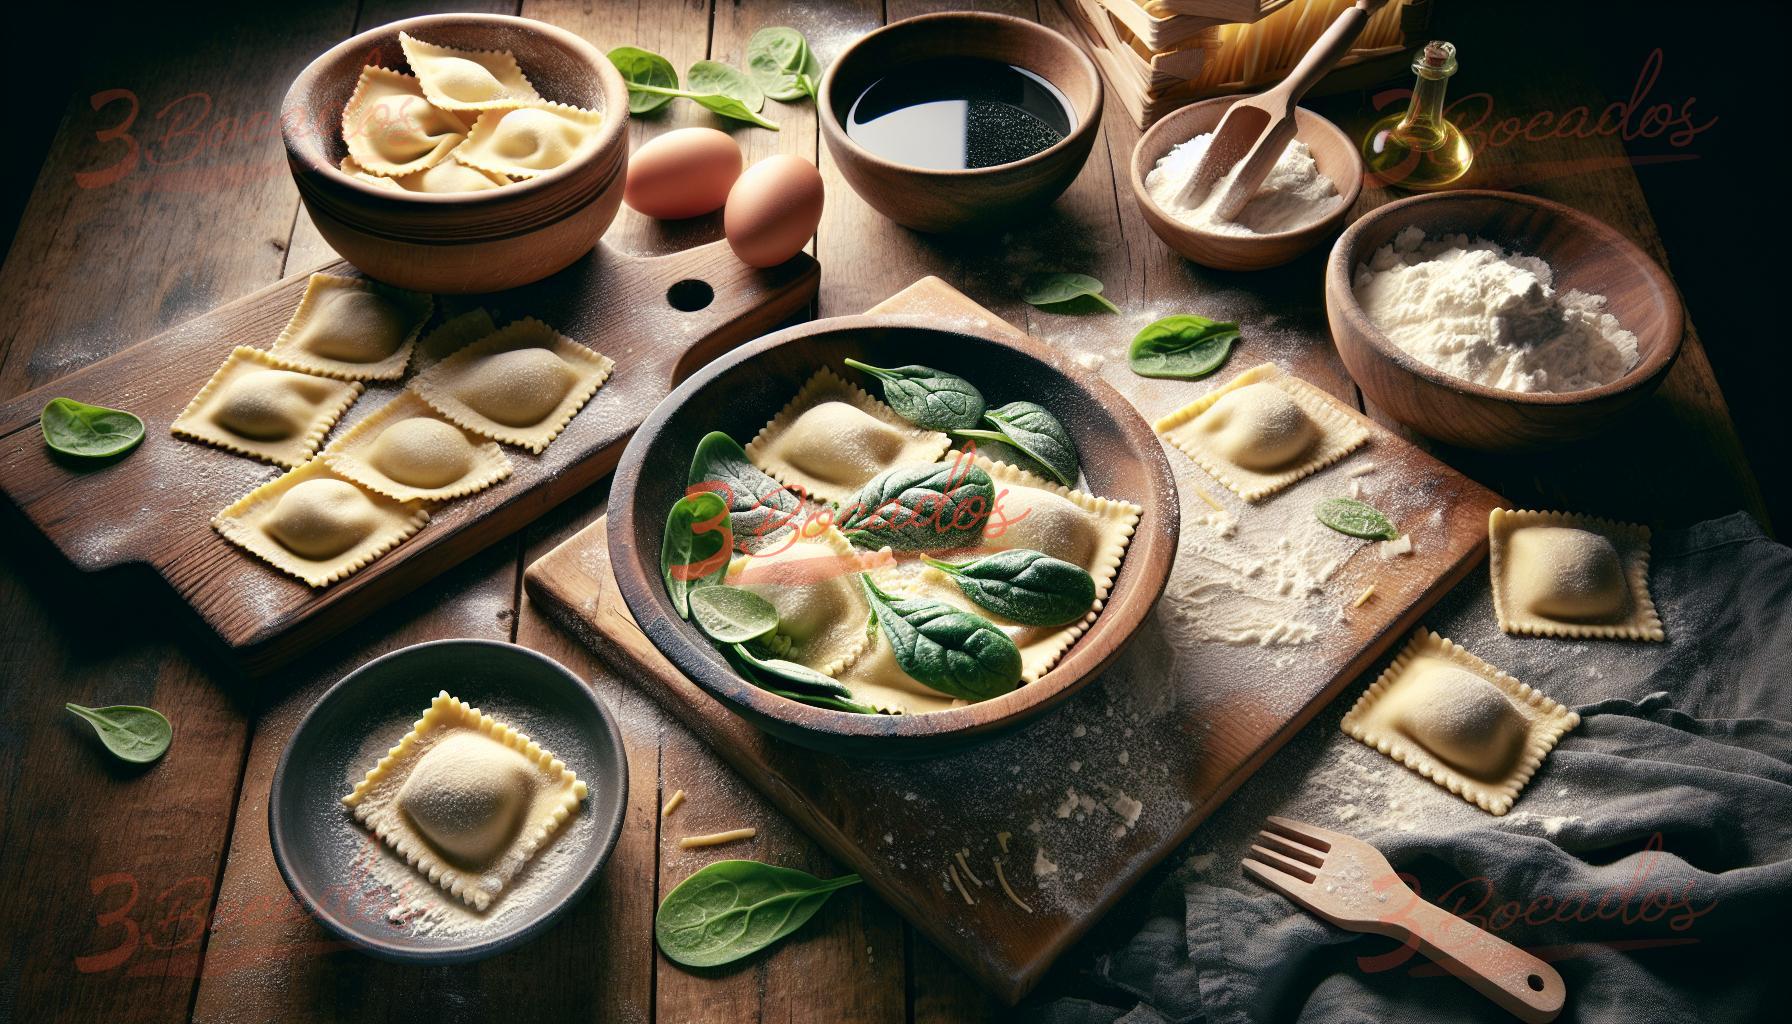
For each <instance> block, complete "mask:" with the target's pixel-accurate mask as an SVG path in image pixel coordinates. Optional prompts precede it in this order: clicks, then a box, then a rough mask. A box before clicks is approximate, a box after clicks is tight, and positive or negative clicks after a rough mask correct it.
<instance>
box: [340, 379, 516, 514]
mask: <svg viewBox="0 0 1792 1024" xmlns="http://www.w3.org/2000/svg"><path fill="white" fill-rule="evenodd" d="M323 459H324V461H325V462H328V463H329V465H330V468H331V469H333V470H335V471H336V472H337V473H339V474H341V475H342V476H345V477H347V478H348V479H350V480H352V481H354V482H355V483H358V484H360V485H361V486H363V487H365V488H367V489H368V490H370V491H376V492H378V493H380V494H383V495H385V496H386V497H388V498H396V499H398V500H399V501H446V500H448V499H449V498H458V497H461V496H463V495H467V494H472V493H474V492H476V491H482V490H484V489H485V488H487V487H490V486H491V485H492V484H495V483H497V482H498V481H499V480H502V479H504V478H505V477H507V476H509V475H510V460H509V459H507V458H505V457H504V452H503V450H502V449H500V448H499V447H498V445H497V442H495V441H488V440H486V439H485V438H483V437H480V436H478V435H477V434H473V433H471V432H469V431H467V430H465V429H464V428H462V427H459V426H456V425H455V424H453V423H450V422H448V421H447V420H445V419H443V418H442V416H441V414H440V413H438V412H436V411H435V410H434V409H431V408H430V407H429V403H428V402H425V401H424V400H423V399H421V398H418V397H417V395H416V394H415V393H414V392H411V391H405V392H401V393H400V394H399V396H398V397H397V398H394V399H393V400H392V401H390V402H387V403H386V404H385V405H383V406H381V407H380V408H379V409H377V410H375V411H374V412H373V413H372V414H371V415H369V416H368V417H367V418H366V419H364V420H362V421H361V422H359V423H357V424H355V425H354V426H353V427H351V428H349V430H348V431H347V432H346V433H344V434H343V435H342V436H341V437H339V438H337V439H336V440H335V441H334V442H332V443H331V445H330V447H328V448H326V449H324V453H323Z"/></svg>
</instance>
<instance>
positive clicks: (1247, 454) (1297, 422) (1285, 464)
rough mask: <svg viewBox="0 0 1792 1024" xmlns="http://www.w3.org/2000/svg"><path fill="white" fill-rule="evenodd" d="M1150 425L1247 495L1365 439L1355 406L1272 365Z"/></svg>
mask: <svg viewBox="0 0 1792 1024" xmlns="http://www.w3.org/2000/svg"><path fill="white" fill-rule="evenodd" d="M1152 426H1153V428H1154V429H1155V430H1156V431H1157V433H1158V434H1159V435H1160V436H1161V437H1163V438H1164V439H1165V440H1166V441H1169V442H1170V443H1171V444H1173V445H1175V446H1176V447H1178V448H1180V449H1182V451H1183V452H1184V453H1185V454H1187V455H1188V457H1189V458H1191V459H1194V460H1195V462H1196V463H1198V464H1199V465H1200V466H1201V468H1202V469H1205V470H1206V471H1207V472H1208V473H1210V474H1212V476H1213V478H1214V479H1215V480H1218V481H1219V482H1220V483H1222V484H1224V485H1226V487H1227V488H1229V489H1230V490H1231V491H1232V493H1234V494H1236V495H1238V496H1239V497H1240V498H1243V499H1244V500H1246V501H1257V500H1258V499H1260V498H1263V497H1266V496H1268V495H1270V494H1274V493H1275V492H1276V491H1279V490H1281V489H1282V488H1284V487H1287V486H1288V485H1289V484H1292V483H1294V482H1295V481H1296V480H1299V479H1301V478H1303V477H1306V476H1310V475H1312V474H1314V473H1317V472H1318V471H1320V470H1321V469H1324V468H1325V467H1327V466H1329V465H1331V464H1332V463H1334V462H1337V461H1338V460H1339V459H1341V458H1343V457H1344V456H1346V455H1349V454H1350V453H1351V452H1353V451H1355V450H1356V449H1358V448H1360V447H1362V446H1363V444H1365V443H1366V442H1367V441H1368V440H1369V431H1368V429H1367V428H1365V427H1364V426H1363V425H1362V423H1360V422H1358V420H1357V418H1356V415H1355V411H1354V410H1352V409H1349V408H1347V407H1346V406H1345V405H1344V404H1343V403H1341V402H1339V401H1338V400H1337V399H1335V398H1333V397H1332V396H1331V395H1328V394H1326V393H1325V392H1323V391H1321V390H1319V389H1318V388H1316V387H1314V386H1313V385H1311V384H1308V383H1307V382H1306V381H1304V380H1301V379H1300V378H1299V377H1295V376H1292V375H1290V374H1287V373H1284V372H1282V370H1281V369H1280V368H1279V367H1277V366H1276V365H1275V364H1274V363H1264V364H1262V365H1260V366H1253V367H1251V368H1250V369H1248V370H1246V371H1244V372H1243V373H1241V374H1239V375H1238V376H1236V377H1234V378H1232V380H1231V381H1230V382H1228V383H1227V384H1225V385H1224V386H1222V387H1219V388H1216V389H1214V390H1213V391H1210V392H1208V393H1207V394H1206V395H1204V396H1202V397H1201V398H1197V399H1196V400H1194V401H1193V402H1190V403H1189V404H1187V405H1185V406H1183V407H1182V408H1180V409H1178V410H1176V411H1175V412H1173V413H1170V414H1169V415H1168V416H1165V417H1163V418H1162V419H1160V420H1158V421H1157V422H1156V423H1154V424H1152Z"/></svg>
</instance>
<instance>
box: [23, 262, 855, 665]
mask: <svg viewBox="0 0 1792 1024" xmlns="http://www.w3.org/2000/svg"><path fill="white" fill-rule="evenodd" d="M318 270H320V271H323V272H326V273H332V274H347V275H355V274H356V273H357V272H356V271H355V270H354V268H353V267H351V266H349V265H348V264H347V263H344V262H337V263H332V264H330V265H328V266H324V267H319V268H318ZM309 276H310V275H309V274H299V275H295V276H293V277H289V278H286V279H285V280H282V281H280V282H278V283H275V284H273V285H270V286H268V287H267V288H264V289H262V290H261V291H258V292H256V293H254V294H253V295H249V296H246V297H244V298H241V299H238V300H237V301H235V302H232V303H230V304H228V305H225V306H220V307H219V308H218V309H215V310H213V311H212V312H210V313H207V314H205V315H204V316H201V317H198V318H197V319H194V320H191V321H188V322H187V323H184V324H182V325H180V326H179V327H176V328H174V329H172V330H170V331H168V332H166V333H164V334H161V335H158V336H157V337H154V338H151V339H150V340H148V341H144V342H142V343H140V344H137V345H135V346H132V347H131V348H128V349H126V350H124V351H122V352H120V353H118V354H117V355H114V356H112V357H110V358H107V359H105V360H102V361H100V362H98V363H95V364H93V365H92V366H89V367H86V368H85V369H82V370H79V371H77V372H75V373H72V374H70V375H68V376H66V377H63V378H61V379H59V380H57V381H54V382H53V383H51V384H48V385H46V386H44V387H41V388H38V389H37V390H35V391H32V392H28V393H27V394H24V395H21V396H19V397H17V398H14V399H12V400H11V401H9V402H6V403H5V404H4V405H0V493H4V494H5V496H6V498H7V499H8V500H9V501H11V503H12V504H13V505H14V506H16V507H17V508H18V509H19V510H20V511H21V512H23V513H24V515H25V516H26V518H28V519H29V520H30V521H31V522H32V523H34V524H35V525H36V526H37V528H38V529H40V530H41V531H43V533H44V535H45V536H46V537H48V538H49V540H50V542H51V543H53V544H54V545H55V546H56V547H57V548H59V549H61V551H62V552H63V554H65V555H66V556H68V558H69V560H70V561H71V562H73V563H74V564H75V565H76V566H77V567H79V568H81V569H84V570H89V571H94V570H100V569H109V568H113V567H117V566H123V565H133V564H140V565H146V566H148V567H149V568H150V569H152V570H153V571H155V572H156V573H158V574H159V575H161V576H162V577H163V578H164V579H166V580H167V581H168V583H169V584H170V585H171V586H172V587H173V588H174V589H175V591H176V592H177V593H178V594H179V595H180V597H181V599H182V600H184V601H185V602H186V603H187V604H189V605H191V606H192V608H193V610H194V611H195V612H197V613H198V616H199V618H200V619H201V620H202V621H203V622H204V624H205V625H206V626H207V627H209V628H210V630H211V631H212V632H213V633H215V634H216V635H217V637H218V638H219V639H220V640H222V641H223V643H224V644H225V645H226V646H227V647H228V648H231V649H233V650H234V651H235V652H236V653H237V654H238V655H239V656H240V658H241V660H242V661H243V662H244V664H245V666H246V667H247V668H249V669H251V670H263V669H268V668H272V667H275V666H276V665H277V664H278V663H279V662H280V661H281V660H282V659H283V658H284V657H286V656H287V655H289V654H290V653H292V652H294V651H296V650H299V649H301V648H302V647H304V646H305V645H307V644H309V643H312V642H315V641H316V640H318V639H320V638H322V637H324V636H327V635H329V634H331V633H333V632H335V631H337V630H338V629H340V628H342V627H343V626H345V625H347V624H349V623H351V622H353V621H355V620H356V619H357V618H359V617H361V616H363V615H365V614H366V613H367V612H368V611H370V610H371V609H373V608H376V607H379V606H380V605H382V604H384V603H386V602H388V601H391V600H392V599H394V598H395V597H397V596H398V595H399V594H401V593H404V592H406V591H408V590H410V589H412V588H413V587H415V586H417V585H418V584H420V583H422V582H424V581H426V580H428V579H430V578H432V577H434V576H435V575H437V574H438V573H440V572H442V571H443V570H444V569H447V568H448V567H450V566H453V565H455V564H457V563H459V562H460V561H462V560H463V559H465V558H467V557H468V556H469V555H471V554H473V553H474V552H476V551H479V550H480V549H482V548H484V547H485V546H486V545H488V544H491V543H493V542H494V541H496V540H498V539H500V538H502V537H504V536H507V535H508V534H510V533H511V532H512V531H514V530H516V529H517V528H519V527H521V526H522V525H524V524H525V523H528V522H529V521H531V520H533V519H534V518H535V517H537V516H539V515H541V514H542V513H543V512H546V511H547V510H548V509H550V508H552V507H554V506H555V505H556V504H558V503H559V502H561V501H563V500H564V499H566V498H567V497H569V496H571V495H572V494H574V493H576V492H578V491H579V490H580V489H581V488H584V487H585V486H587V485H589V484H590V483H592V482H593V481H595V480H597V479H599V478H601V477H602V476H604V475H605V474H607V473H609V472H610V471H611V470H612V469H614V468H615V466H616V460H617V459H618V458H619V457H620V456H621V453H622V448H623V446H624V445H625V444H626V443H627V442H628V439H629V437H630V435H632V434H633V433H634V431H635V428H636V427H638V426H640V424H641V421H642V420H643V419H644V418H645V417H646V415H647V413H648V412H649V411H650V410H652V408H653V407H654V405H656V404H657V403H658V402H659V400H660V399H661V398H663V397H665V395H666V394H667V392H668V391H669V390H670V389H671V387H672V385H673V384H674V383H675V382H676V381H677V379H678V378H679V377H680V376H681V375H682V373H683V372H685V371H686V370H687V369H689V368H694V367H696V366H700V365H702V364H703V363H704V362H707V361H708V360H709V359H710V358H711V357H713V356H714V355H715V354H716V353H717V352H720V351H723V350H725V349H727V348H731V347H733V346H735V345H738V344H740V343H741V342H744V341H747V340H749V339H752V338H754V337H757V336H759V335H761V334H764V333H765V332H766V331H768V330H770V329H771V328H772V327H775V326H777V325H778V324H779V323H781V322H783V321H785V320H787V319H789V318H790V317H792V316H793V315H795V314H797V313H798V312H800V311H801V310H803V309H804V308H805V307H806V306H808V304H809V303H810V301H811V299H812V298H813V297H814V294H815V289H816V285H817V283H818V282H819V280H820V273H819V269H818V268H817V265H816V263H815V261H814V259H812V258H811V257H809V256H807V255H798V256H797V257H796V258H795V259H793V260H791V261H790V262H788V263H786V264H784V265H783V266H781V267H777V268H774V269H772V270H754V269H753V268H751V267H748V266H746V265H745V264H743V263H741V262H740V261H739V260H737V259H735V258H734V255H733V253H732V252H731V251H730V250H729V248H728V245H727V243H726V242H715V243H713V244H710V245H703V246H698V247H696V248H693V249H688V250H685V251H683V252H679V253H674V254H672V255H669V256H660V257H654V258H644V257H638V256H630V255H626V254H622V253H618V252H615V251H613V250H611V249H609V248H607V247H605V246H603V245H599V246H598V247H597V248H596V249H594V250H593V251H592V253H591V255H590V256H588V257H587V258H585V259H584V260H581V261H580V262H578V263H575V264H573V265H572V266H571V267H568V268H567V269H566V270H563V271H561V272H560V273H558V274H555V275H554V276H552V277H550V278H548V279H546V280H545V281H541V282H538V283H536V284H533V285H529V286H527V287H524V288H518V289H515V290H512V291H508V292H502V293H498V294H493V295H483V296H454V297H449V298H447V299H438V300H437V301H438V303H441V304H443V305H444V306H445V307H446V309H447V311H449V312H456V311H461V310H465V309H470V308H472V307H474V306H485V307H486V308H488V309H490V310H491V311H492V312H493V314H494V315H497V316H498V317H499V322H500V323H503V322H505V320H507V319H510V318H515V317H521V316H534V317H538V318H540V319H542V320H545V321H546V322H548V323H550V324H553V325H554V326H555V327H557V328H558V329H559V330H560V331H561V332H562V333H564V334H566V335H568V336H570V337H572V338H573V339H575V340H577V341H580V342H583V343H585V344H586V345H588V346H590V347H591V348H594V349H596V350H597V351H599V352H602V353H603V354H604V355H607V356H609V357H610V358H611V359H613V360H615V361H616V369H615V372H614V373H613V374H612V375H611V377H610V379H609V380H608V381H606V382H605V383H604V386H603V387H602V388H601V389H600V390H599V391H598V393H597V394H596V395H595V396H594V397H593V398H592V399H591V401H590V402H589V403H588V404H587V405H586V406H585V408H584V409H582V410H581V411H580V412H579V414H578V415H577V416H575V417H574V418H573V420H572V422H571V423H570V424H569V425H568V426H567V428H566V430H565V432H564V433H562V434H561V435H560V436H559V438H557V439H556V440H555V441H554V443H553V444H552V445H550V446H548V448H547V450H546V451H544V452H543V453H541V454H540V455H531V454H530V453H529V452H528V451H526V450H523V449H520V448H514V447H506V449H505V454H507V455H508V456H509V457H510V461H511V463H512V464H513V465H514V466H515V472H514V473H513V475H512V476H511V477H510V478H509V479H508V480H505V481H503V482H501V483H499V484H497V485H495V486H493V487H491V488H489V489H487V490H485V491H482V492H480V493H479V494H476V495H473V496H471V497H468V498H464V499H460V500H456V501H451V502H445V503H442V504H439V505H437V506H435V507H434V508H433V510H432V512H431V518H430V521H429V523H428V525H426V526H425V527H424V528H423V529H422V530H421V531H419V532H418V533H417V534H416V535H415V536H413V537H412V538H410V539H409V540H407V541H406V542H405V543H403V544H401V545H399V546H398V547H397V548H396V549H394V550H393V551H391V552H389V553H387V554H386V555H385V556H383V557H382V558H380V559H379V560H377V561H375V562H374V563H373V564H372V565H370V566H368V567H366V568H364V569H362V570H361V571H360V572H358V573H356V574H355V575H353V576H351V577H349V578H348V579H346V580H343V581H340V582H337V583H335V584H333V585H331V586H329V587H326V588H323V589H321V590H313V589H312V588H310V587H308V586H306V585H305V584H304V583H302V582H299V581H298V580H295V579H292V578H290V577H288V576H286V575H284V574H282V573H279V572H277V571H275V570H273V569H272V568H270V567H269V566H267V565H266V564H264V563H263V562H261V561H259V560H257V559H255V558H252V557H250V556H248V555H247V554H245V553H243V552H242V551H241V550H239V549H237V548H236V547H234V546H232V545H230V544H228V543H226V542H225V541H224V540H223V539H222V538H221V537H219V536H218V534H217V533H216V532H215V531H213V530H212V528H211V526H210V522H211V518H212V516H213V515H214V514H215V513H216V512H217V511H218V510H219V509H221V508H223V507H224V506H226V505H228V504H230V503H231V502H232V501H235V500H236V499H237V498H239V497H241V496H242V495H243V494H246V493H248V492H249V491H250V490H252V489H253V488H255V487H256V486H257V485H259V484H262V483H265V482H266V481H268V480H271V479H273V478H274V477H276V476H278V475H279V474H280V473H281V472H282V470H280V469H278V468H277V467H273V466H270V465H267V464H266V463H262V462H258V461H256V460H253V459H248V458H243V457H240V456H236V455H232V454H230V453H228V452H224V451H220V450H218V449H216V448H212V447H209V446H206V445H201V444H195V443H192V442H188V441H183V440H179V439H176V438H175V437H173V436H171V435H170V434H169V432H168V428H169V424H170V423H172V422H173V420H174V418H175V417H176V416H178V415H179V414H180V412H181V410H182V409H184V408H185V407H186V405H187V402H188V401H190V400H191V399H192V397H193V395H194V393H195V392H197V391H198V390H199V387H200V386H201V385H202V384H204V383H205V381H206V380H207V378H209V377H210V376H211V374H212V372H213V371H214V370H216V369H217V368H218V366H219V364H220V363H222V362H223V361H224V358H225V357H226V356H227V355H229V354H230V351H231V349H232V348H233V347H234V346H237V345H249V346H252V347H257V348H266V347H268V346H269V345H271V344H272V343H273V341H274V338H275V337H276V336H277V335H278V334H279V333H280V330H281V328H282V327H284V326H285V325H286V322H287V320H288V319H289V318H290V317H291V316H292V312H293V310H294V309H295V308H297V306H298V301H299V296H300V294H301V293H302V292H303V291H304V288H305V281H306V279H307V278H308V277H309ZM688 282H698V283H688ZM675 285H678V286H680V287H679V288H678V290H677V292H676V293H675V294H674V293H673V288H674V286H675ZM674 303H676V305H677V306H678V307H684V308H675V305H674ZM700 304H701V308H696V309H690V308H689V307H693V306H698V305H700ZM402 386H403V382H390V383H385V384H380V385H375V386H370V387H369V388H368V389H367V392H366V393H365V394H363V395H362V396H361V398H360V399H359V400H358V401H357V402H356V403H355V404H354V406H353V407H351V408H350V409H349V411H348V413H347V415H345V416H344V417H343V419H342V421H341V422H340V423H339V424H338V425H337V427H336V429H335V431H334V432H333V433H332V434H331V437H336V436H340V434H341V432H342V431H343V430H345V429H347V428H348V427H349V426H350V425H352V424H353V423H355V422H356V421H357V420H359V419H360V418H361V417H363V416H365V415H367V414H368V413H371V412H372V411H374V410H375V409H377V408H379V407H380V406H381V405H383V404H385V402H386V401H387V400H388V399H390V398H391V397H392V396H393V395H395V394H397V392H398V391H399V390H400V388H402ZM58 395H62V396H67V397H69V398H74V399H78V400H80V401H84V402H92V403H95V404H99V405H109V406H114V407H117V408H122V409H128V410H130V411H132V412H134V413H136V414H137V415H138V416H140V417H142V418H143V421H144V424H145V426H146V427H147V431H148V434H147V436H146V437H145V438H144V441H143V444H142V445H141V446H140V447H139V448H138V449H137V450H136V451H134V452H132V453H131V454H129V455H128V456H125V457H123V458H121V459H118V460H115V461H111V462H109V463H106V464H101V465H97V466H92V465H82V464H79V463H75V462H69V461H64V460H62V459H60V458H59V457H57V456H55V455H54V453H52V452H50V451H49V449H48V448H46V447H45V445H44V442H43V437H42V434H41V432H40V431H39V429H38V414H39V412H40V411H41V410H42V408H43V406H44V403H45V402H47V401H48V400H49V399H51V398H52V397H55V396H58ZM326 443H327V441H326Z"/></svg>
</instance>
